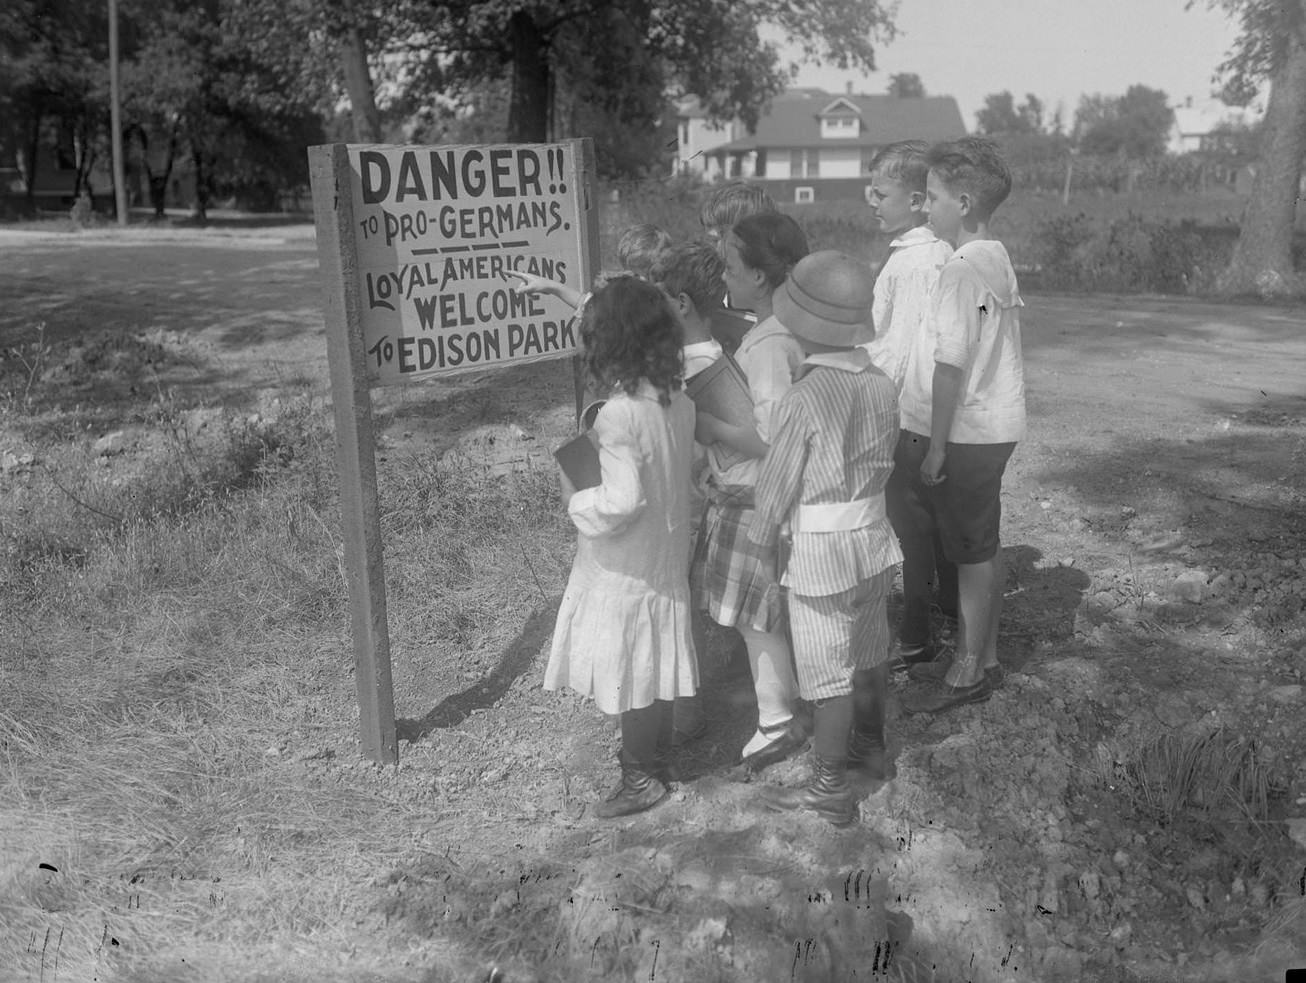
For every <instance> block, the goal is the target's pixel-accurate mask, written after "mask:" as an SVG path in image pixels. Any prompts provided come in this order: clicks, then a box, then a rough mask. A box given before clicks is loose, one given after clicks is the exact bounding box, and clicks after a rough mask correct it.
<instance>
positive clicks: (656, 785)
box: [594, 750, 667, 819]
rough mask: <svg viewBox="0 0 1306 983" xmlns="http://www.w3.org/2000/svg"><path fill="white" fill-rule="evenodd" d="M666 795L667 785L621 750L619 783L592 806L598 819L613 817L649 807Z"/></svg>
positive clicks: (627, 814) (641, 810)
mask: <svg viewBox="0 0 1306 983" xmlns="http://www.w3.org/2000/svg"><path fill="white" fill-rule="evenodd" d="M666 796H667V787H666V786H665V785H663V784H662V782H661V781H660V780H659V779H658V778H657V777H655V776H654V775H653V774H652V772H651V771H650V770H649V769H647V768H645V767H641V766H639V765H637V764H636V763H635V762H633V761H631V760H630V758H629V757H627V755H626V752H625V751H624V750H623V751H622V752H621V784H620V785H618V786H617V787H616V789H614V790H613V792H612V794H611V795H609V796H608V797H607V798H606V799H605V800H604V801H602V802H600V803H598V805H596V806H595V807H594V815H596V816H598V817H599V818H600V819H615V818H617V817H618V816H629V815H631V814H633V813H636V812H643V811H644V810H645V809H651V808H653V807H654V806H655V805H657V804H658V803H659V802H661V801H662V800H663V799H664V798H666Z"/></svg>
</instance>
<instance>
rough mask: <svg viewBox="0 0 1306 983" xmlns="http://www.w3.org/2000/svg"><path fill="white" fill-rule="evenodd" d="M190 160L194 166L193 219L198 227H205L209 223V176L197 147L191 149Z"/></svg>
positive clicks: (202, 156)
mask: <svg viewBox="0 0 1306 983" xmlns="http://www.w3.org/2000/svg"><path fill="white" fill-rule="evenodd" d="M192 143H193V141H192ZM190 159H191V163H193V164H194V165H195V218H196V220H197V221H198V222H199V223H200V225H206V224H208V221H209V187H208V185H209V175H208V171H207V170H206V169H205V167H204V154H203V152H202V151H201V150H200V149H199V147H196V146H192V147H191V153H190Z"/></svg>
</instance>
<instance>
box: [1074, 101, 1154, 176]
mask: <svg viewBox="0 0 1306 983" xmlns="http://www.w3.org/2000/svg"><path fill="white" fill-rule="evenodd" d="M1173 126H1174V110H1173V109H1171V108H1170V102H1169V99H1168V98H1167V97H1166V94H1165V93H1164V92H1162V91H1161V90H1160V89H1151V88H1148V87H1147V86H1145V85H1131V86H1130V87H1129V89H1128V90H1127V91H1126V92H1125V94H1124V95H1123V96H1102V95H1093V96H1084V98H1083V99H1082V100H1080V103H1079V109H1078V110H1077V111H1076V113H1075V134H1076V137H1077V138H1078V142H1079V149H1080V150H1081V151H1083V152H1084V153H1086V154H1097V155H1101V156H1108V155H1115V154H1119V155H1120V156H1123V157H1128V158H1130V159H1131V160H1142V159H1146V158H1148V157H1159V156H1161V155H1162V154H1164V153H1165V145H1166V140H1167V139H1168V137H1169V135H1170V130H1171V128H1172V127H1173Z"/></svg>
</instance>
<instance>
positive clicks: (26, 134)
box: [0, 0, 109, 208]
mask: <svg viewBox="0 0 1306 983" xmlns="http://www.w3.org/2000/svg"><path fill="white" fill-rule="evenodd" d="M107 49H108V28H107V18H106V10H105V8H104V7H103V6H102V5H99V4H89V5H88V4H85V3H82V2H79V0H5V2H4V3H0V147H2V148H3V149H4V150H5V151H7V152H8V154H12V157H13V159H14V160H15V161H16V163H17V165H18V170H19V174H20V176H21V177H22V180H23V184H24V187H25V190H26V196H27V205H28V207H29V208H34V207H35V203H36V202H35V192H36V188H37V185H38V183H39V182H38V176H39V175H40V173H41V172H42V170H43V169H44V168H46V167H48V166H50V165H51V164H53V163H55V162H54V161H53V160H49V159H44V158H45V157H46V156H47V155H48V151H49V149H50V147H51V146H53V145H57V146H58V147H59V148H60V150H61V151H62V152H66V153H67V154H68V158H69V159H68V161H67V162H66V163H68V164H71V165H72V166H73V167H74V168H75V176H74V186H73V189H72V190H73V193H74V194H76V193H78V192H80V191H81V190H83V189H84V188H86V187H87V179H88V177H89V175H90V171H91V166H92V164H93V163H94V161H95V158H96V155H97V154H98V153H99V152H100V150H101V146H102V144H103V143H104V141H103V137H104V135H105V130H104V126H105V123H106V122H107V118H108V104H107V98H106V97H107V94H108V82H109V76H108V69H107V60H106V59H107V55H108V50H107ZM43 151H44V153H43Z"/></svg>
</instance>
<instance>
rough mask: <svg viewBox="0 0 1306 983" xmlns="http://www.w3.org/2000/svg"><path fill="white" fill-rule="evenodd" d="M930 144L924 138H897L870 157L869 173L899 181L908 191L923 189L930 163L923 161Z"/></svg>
mask: <svg viewBox="0 0 1306 983" xmlns="http://www.w3.org/2000/svg"><path fill="white" fill-rule="evenodd" d="M929 152H930V145H929V144H928V143H926V142H925V141H924V140H899V141H898V142H897V143H891V144H889V145H888V146H887V147H884V148H882V149H881V150H880V152H879V153H877V154H876V155H875V156H874V157H873V158H871V167H870V170H871V173H872V174H875V173H879V174H883V175H884V176H885V177H889V178H893V179H894V180H895V181H901V182H902V183H903V186H904V187H906V188H907V189H908V190H909V191H924V190H925V178H926V177H927V176H928V175H929V173H930V165H929V164H927V163H926V162H925V157H926V155H927V154H928V153H929Z"/></svg>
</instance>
